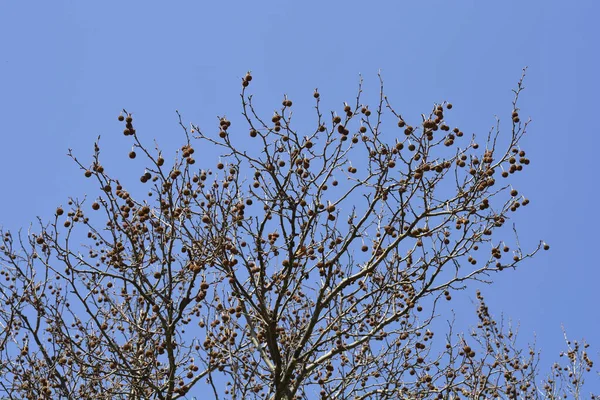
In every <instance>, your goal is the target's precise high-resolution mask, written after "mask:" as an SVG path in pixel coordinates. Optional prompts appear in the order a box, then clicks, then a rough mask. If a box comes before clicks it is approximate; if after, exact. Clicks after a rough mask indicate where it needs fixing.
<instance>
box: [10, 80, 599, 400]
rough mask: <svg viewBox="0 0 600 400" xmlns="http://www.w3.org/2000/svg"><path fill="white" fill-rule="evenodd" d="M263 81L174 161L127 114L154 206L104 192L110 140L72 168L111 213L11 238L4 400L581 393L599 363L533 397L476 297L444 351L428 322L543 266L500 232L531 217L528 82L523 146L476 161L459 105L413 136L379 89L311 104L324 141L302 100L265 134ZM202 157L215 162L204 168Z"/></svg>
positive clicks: (486, 145)
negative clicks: (466, 327) (457, 121)
mask: <svg viewBox="0 0 600 400" xmlns="http://www.w3.org/2000/svg"><path fill="white" fill-rule="evenodd" d="M251 80H252V76H251V75H250V73H248V74H247V75H246V76H245V77H244V78H243V80H242V91H241V99H242V115H243V117H244V119H245V121H246V123H247V127H245V128H244V127H241V126H240V127H239V128H238V127H236V126H234V127H232V126H231V122H230V121H229V120H227V118H225V117H221V118H219V126H218V134H217V135H212V134H209V133H207V132H206V131H204V130H203V129H201V128H200V127H198V126H195V125H193V124H192V125H191V126H188V125H187V124H184V122H183V120H182V117H181V116H179V123H180V125H181V128H182V130H183V134H184V137H185V143H184V145H183V146H182V147H181V151H180V152H178V153H177V154H176V156H175V157H173V161H172V162H171V161H168V160H169V159H171V157H167V156H166V155H165V154H163V153H162V152H161V150H160V149H159V148H154V149H153V148H151V147H148V146H147V145H145V144H144V139H143V138H145V135H144V134H138V132H137V131H136V129H135V127H134V125H133V117H132V115H131V114H130V113H127V112H126V111H125V110H124V114H122V115H120V116H119V120H120V121H124V123H125V130H124V131H123V133H124V134H125V135H126V136H128V137H130V138H131V140H132V141H133V150H132V151H131V152H130V153H129V157H130V158H132V159H133V158H136V156H137V155H138V154H139V155H141V156H143V157H144V158H145V163H146V169H145V171H144V172H143V174H142V175H141V176H140V183H139V185H140V186H142V187H145V188H146V189H145V190H146V191H147V194H146V193H143V194H142V193H141V192H140V189H139V188H135V187H134V189H133V191H130V190H129V189H128V188H126V187H125V186H124V183H123V182H121V181H120V180H119V179H117V178H116V177H114V176H113V175H112V174H109V172H108V168H106V169H105V165H104V164H103V162H102V161H101V158H100V144H99V142H96V143H95V146H94V155H93V161H92V162H91V164H88V163H84V162H82V161H80V160H79V159H78V158H77V157H75V156H74V155H73V154H72V153H71V152H70V155H71V157H72V158H73V160H74V161H75V162H76V163H77V165H78V166H79V167H80V168H81V170H82V171H83V173H84V175H85V177H87V178H90V179H93V180H95V181H96V182H97V184H98V187H99V189H100V193H99V195H98V196H97V198H95V199H94V200H93V201H91V202H90V201H87V200H78V199H76V198H72V199H71V200H70V201H69V202H68V207H66V208H65V209H63V208H62V207H59V208H58V209H57V210H56V215H55V218H54V219H53V220H52V221H50V222H48V223H44V222H42V221H40V224H39V229H36V231H35V232H34V231H31V232H29V233H28V234H27V235H21V234H19V235H15V236H13V235H12V234H11V233H10V232H2V235H3V239H4V244H3V245H2V248H1V250H2V255H1V257H2V258H1V267H2V268H1V269H2V271H1V273H2V276H3V278H4V279H3V283H2V284H1V286H0V288H1V289H0V293H1V300H2V302H3V305H4V307H3V308H2V311H1V312H0V321H1V322H2V328H3V329H2V338H1V342H0V350H1V354H2V356H1V365H0V376H1V377H2V378H0V385H2V386H1V387H2V392H3V395H5V396H8V398H27V399H39V398H68V399H119V398H123V399H125V398H127V399H146V398H151V399H177V398H191V396H193V395H195V394H198V393H203V398H204V397H206V393H207V391H210V392H211V393H213V394H214V397H215V398H233V399H251V398H262V399H304V398H307V399H310V398H316V397H315V396H317V393H319V396H320V397H321V398H335V399H384V398H390V399H396V398H407V399H425V398H431V399H434V398H439V399H442V398H444V399H446V398H447V399H450V398H465V397H467V398H484V397H485V398H493V397H501V398H555V397H557V396H559V395H561V394H562V393H563V392H561V390H572V389H573V388H576V387H579V385H580V384H581V383H582V382H583V379H582V378H581V376H582V375H581V374H583V372H585V369H586V368H587V369H588V370H589V369H590V368H591V361H589V358H588V356H587V353H586V352H585V346H586V345H585V344H582V345H579V344H576V345H575V347H574V348H572V349H571V350H572V351H571V352H569V360H571V361H572V362H573V365H576V366H578V368H580V369H579V370H578V371H579V372H580V374H579V375H576V376H577V379H578V382H573V378H572V376H571V377H566V378H565V380H564V381H565V385H564V386H560V385H558V384H557V383H556V382H561V381H560V380H556V379H555V380H553V379H551V378H550V379H549V380H547V381H546V383H545V385H540V382H537V380H538V371H537V361H536V360H537V353H536V352H535V350H534V349H533V348H532V349H528V350H521V349H519V348H518V346H517V345H516V342H515V333H514V332H513V330H512V329H511V328H510V327H505V326H504V325H503V324H501V323H500V324H499V323H497V322H496V321H494V320H493V318H492V317H491V316H490V314H489V312H488V310H487V307H486V305H485V303H484V302H483V297H482V296H481V295H480V294H479V293H478V298H479V300H480V307H479V311H478V315H479V319H480V324H479V326H478V328H477V329H475V330H474V331H473V332H472V333H471V335H456V334H453V333H452V329H453V327H452V324H451V325H450V330H449V332H447V334H446V336H445V338H442V339H441V341H440V339H438V340H437V341H435V340H434V330H433V328H432V321H433V318H434V312H435V310H436V307H439V303H440V302H444V301H448V300H451V296H452V293H453V291H455V290H459V289H462V288H465V287H466V285H467V284H468V283H469V282H470V281H474V280H477V281H489V280H490V279H491V278H490V277H491V274H493V273H497V272H499V271H502V270H504V269H507V268H516V267H517V266H518V265H519V264H521V263H522V262H523V261H525V260H526V259H528V258H530V257H532V256H533V255H534V254H536V253H537V252H538V251H539V250H540V249H542V248H545V249H548V245H547V244H545V243H544V242H540V243H539V245H538V246H537V247H536V248H533V249H531V250H529V251H525V250H523V249H521V248H520V246H519V243H518V239H517V236H516V230H514V228H513V230H511V229H507V228H506V227H505V225H507V223H508V221H509V220H510V215H511V213H513V212H516V211H518V210H521V209H522V208H523V207H525V206H526V205H527V203H528V202H529V201H528V200H527V199H526V198H525V197H524V196H523V195H521V194H520V193H519V192H518V191H517V189H515V188H513V187H512V186H511V185H510V183H509V182H510V179H509V178H510V177H511V175H513V174H516V173H520V172H521V171H522V170H526V168H527V165H528V164H529V159H528V158H527V156H526V153H525V151H524V150H523V149H521V147H520V140H521V138H522V136H523V135H524V134H525V132H526V130H527V126H528V123H529V121H523V120H521V116H520V112H519V108H518V106H517V101H518V98H519V95H520V94H521V92H522V90H523V77H522V78H521V80H520V81H519V83H518V86H517V88H516V89H515V91H514V94H515V96H514V102H513V105H512V116H511V118H512V121H511V127H510V134H509V135H507V136H506V137H504V136H502V135H501V134H500V125H499V123H498V124H496V126H495V128H494V129H493V130H492V131H490V133H489V134H488V135H487V137H486V138H485V140H483V142H481V144H479V142H478V141H477V140H476V137H475V136H473V137H466V135H464V134H463V131H462V130H460V129H459V128H454V129H452V128H451V127H450V125H449V122H447V119H446V114H448V113H449V111H450V110H451V109H452V104H450V103H446V102H445V103H442V104H436V105H434V107H433V109H432V110H431V112H430V113H429V114H427V115H423V116H422V119H419V120H418V121H413V119H412V118H411V119H408V118H406V119H405V116H403V115H402V114H401V113H399V112H398V111H397V110H396V109H395V108H393V107H392V105H391V103H390V102H389V101H388V98H387V97H386V95H385V94H384V91H383V81H381V90H380V95H379V101H378V103H377V104H375V107H374V108H370V107H369V106H368V105H365V104H363V103H362V101H361V95H362V81H361V83H360V84H359V87H358V94H357V96H356V99H355V101H353V102H352V104H348V103H344V108H343V111H342V112H340V114H336V113H335V112H332V113H331V115H324V114H323V113H322V111H321V107H320V94H319V92H318V91H317V90H315V92H314V98H315V109H316V120H317V121H316V124H315V126H314V129H312V131H310V132H308V133H307V132H298V131H297V130H296V129H295V128H294V127H293V125H292V115H293V114H292V108H293V107H292V100H290V99H288V98H287V96H286V97H284V100H283V102H282V106H281V107H280V108H279V109H278V110H277V111H276V112H275V113H274V115H273V116H272V117H271V118H270V119H265V118H263V117H262V116H261V115H260V113H259V112H258V111H257V110H256V109H255V107H254V103H253V100H252V96H251V95H250V94H249V93H248V90H249V89H248V87H249V84H250V82H251ZM384 115H388V116H391V119H393V120H394V123H397V127H395V126H394V127H390V126H387V125H385V124H384V118H383V117H384ZM246 135H249V137H250V138H247V136H246ZM197 149H200V150H198V153H200V152H202V153H204V154H211V153H212V152H214V149H217V150H218V152H219V153H221V159H220V161H219V162H218V163H217V164H216V166H214V168H210V167H209V166H208V165H203V166H202V167H200V168H199V167H197V166H196V160H195V158H194V156H197V152H196V150H197ZM202 168H205V169H202ZM140 172H142V171H140ZM137 192H140V193H139V195H138V194H137ZM90 203H91V204H90ZM100 215H101V217H100ZM101 219H104V220H105V221H101ZM513 232H514V234H513ZM499 235H501V236H502V238H500V237H498V236H499ZM439 336H440V335H439V334H437V335H435V337H436V338H437V337H439ZM557 371H559V372H561V371H562V369H558V370H557ZM561 373H562V372H561Z"/></svg>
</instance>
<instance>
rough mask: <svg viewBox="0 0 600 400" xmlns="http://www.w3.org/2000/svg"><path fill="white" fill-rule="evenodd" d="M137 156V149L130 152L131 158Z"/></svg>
mask: <svg viewBox="0 0 600 400" xmlns="http://www.w3.org/2000/svg"><path fill="white" fill-rule="evenodd" d="M135 156H136V154H135V151H130V152H129V158H131V159H134V158H135Z"/></svg>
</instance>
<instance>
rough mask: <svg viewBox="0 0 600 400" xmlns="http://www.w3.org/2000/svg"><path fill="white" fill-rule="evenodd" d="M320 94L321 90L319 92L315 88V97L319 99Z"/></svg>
mask: <svg viewBox="0 0 600 400" xmlns="http://www.w3.org/2000/svg"><path fill="white" fill-rule="evenodd" d="M319 96H320V94H319V92H317V91H316V90H315V92H314V93H313V97H314V98H315V99H318V98H319Z"/></svg>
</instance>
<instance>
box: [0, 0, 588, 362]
mask: <svg viewBox="0 0 600 400" xmlns="http://www.w3.org/2000/svg"><path fill="white" fill-rule="evenodd" d="M599 14H600V3H599V2H598V1H594V0H587V1H585V0H572V1H554V0H547V1H541V0H538V1H524V0H502V1H481V0H477V1H475V0H472V1H461V0H459V1H437V0H431V1H400V0H396V1H380V2H375V1H373V2H367V1H361V2H358V1H344V2H338V1H312V0H303V1H255V2H237V1H202V2H201V1H173V2H168V3H167V2H141V1H120V2H113V1H103V2H87V1H59V0H55V1H48V2H42V1H38V2H29V1H19V2H17V1H12V2H9V1H3V2H1V3H0V37H1V38H2V39H1V46H0V48H1V51H0V116H1V118H0V135H1V136H0V138H1V142H0V171H1V174H2V181H1V184H2V191H1V193H2V196H0V224H2V225H3V226H4V227H5V228H10V229H17V228H19V227H25V228H26V227H27V226H28V224H29V223H30V222H32V221H34V219H35V217H36V216H40V217H41V218H42V219H48V218H50V217H51V216H52V215H53V212H54V209H55V208H56V206H57V205H59V204H64V203H66V199H67V197H68V196H69V195H72V196H78V197H81V196H82V195H83V194H84V193H86V191H87V190H88V189H90V188H88V187H87V186H86V184H85V181H84V178H83V176H82V175H81V172H80V171H79V170H78V169H77V167H76V166H75V164H74V163H73V162H72V161H71V160H70V159H69V158H68V157H66V155H65V154H66V152H67V149H68V148H73V149H74V151H75V153H76V154H77V155H78V156H80V157H81V158H82V159H85V160H89V157H90V155H91V153H92V143H93V141H94V140H95V138H96V137H97V136H98V135H102V137H103V139H102V143H103V150H104V153H105V159H106V157H112V156H113V155H114V159H113V160H111V161H110V162H109V164H110V165H111V166H112V167H111V169H112V170H113V171H114V170H117V169H118V168H119V165H125V163H126V162H127V160H126V157H124V156H123V155H124V154H126V152H128V151H129V149H128V146H129V145H128V143H129V141H128V140H127V138H124V137H123V135H122V134H121V130H122V125H121V124H120V123H119V122H118V121H117V119H116V117H117V115H118V114H119V112H120V110H121V108H126V109H127V110H129V111H132V112H133V113H134V115H135V118H136V128H137V129H138V132H142V134H143V135H144V137H146V138H147V141H146V142H147V143H148V142H149V141H150V140H151V139H152V138H156V139H157V140H158V141H159V143H161V145H165V146H167V147H168V145H169V144H171V143H172V144H173V145H176V144H179V143H180V141H181V136H180V130H179V128H178V126H177V116H176V114H175V110H176V109H177V110H179V111H180V112H181V113H182V114H183V116H184V117H185V118H186V120H187V121H193V122H195V123H198V124H200V125H203V124H204V125H206V126H212V127H214V126H215V123H216V119H215V116H216V115H223V114H227V115H228V117H230V116H231V117H236V116H237V115H238V114H239V111H240V108H239V104H240V102H239V89H240V79H241V77H242V76H243V75H244V74H245V72H246V71H247V70H252V72H253V75H254V77H255V80H254V81H253V91H254V92H255V93H256V96H257V98H258V99H260V101H259V103H260V104H261V105H262V106H263V107H265V109H267V110H270V109H272V108H274V107H276V106H278V105H279V104H280V101H281V98H282V95H283V93H287V94H288V95H289V96H290V98H291V99H293V100H294V101H295V102H299V103H300V104H301V105H302V104H306V105H308V104H309V103H310V101H311V100H312V98H311V95H312V90H313V89H314V88H315V87H318V88H319V90H320V92H321V93H322V94H323V96H324V98H326V99H327V101H329V102H330V104H331V106H336V107H338V108H339V105H340V104H341V102H342V101H344V100H348V99H351V98H352V96H353V95H354V94H355V91H356V83H357V81H358V74H359V73H362V74H363V76H364V77H365V87H366V89H367V91H370V92H371V93H372V94H376V91H377V90H378V86H377V85H378V82H377V71H378V69H381V70H382V73H383V75H384V78H385V80H386V85H387V92H388V95H389V96H390V99H391V100H392V102H393V103H394V104H395V105H398V107H399V108H402V109H403V110H405V111H404V113H406V115H411V116H412V117H418V115H419V114H420V113H422V112H426V111H428V110H430V107H431V105H432V104H433V102H440V101H443V100H449V101H451V102H453V103H454V105H455V110H453V112H452V114H451V116H452V119H453V121H456V122H457V123H458V124H460V126H461V128H463V130H465V131H469V133H471V132H475V133H479V134H485V133H486V132H487V130H488V129H489V127H490V126H492V124H493V123H494V115H495V114H498V116H499V117H501V118H504V119H505V120H506V121H508V118H509V116H510V111H511V105H510V101H511V99H512V94H511V89H512V88H513V87H514V85H515V83H516V81H517V80H518V78H519V76H520V74H521V69H522V67H524V66H528V67H529V73H528V77H527V79H526V87H527V89H526V91H525V93H524V95H523V98H522V102H521V103H520V104H521V109H522V113H521V114H522V116H526V115H529V116H531V117H532V119H533V124H532V125H531V127H530V131H529V135H528V136H527V137H526V138H525V139H524V142H523V147H524V149H526V151H527V152H528V155H529V157H530V158H531V160H532V164H531V166H530V167H529V168H528V171H527V172H526V173H524V174H523V175H521V176H520V177H518V180H519V183H520V184H521V187H520V191H521V192H523V193H524V194H526V196H527V197H528V198H530V200H531V204H530V205H529V206H528V208H527V209H526V210H525V212H523V213H521V214H520V216H518V217H517V224H518V227H519V229H520V236H521V240H522V242H523V245H524V247H526V245H527V244H530V245H531V244H533V243H535V242H536V241H537V240H538V239H544V240H546V241H547V242H548V243H549V244H550V245H551V246H552V249H551V251H550V252H545V253H542V254H540V255H539V256H538V257H537V258H535V259H534V260H532V261H528V262H527V263H526V265H523V267H522V268H521V269H520V270H519V271H507V272H506V273H503V274H499V275H498V276H496V277H495V279H496V282H495V284H494V285H492V286H489V287H481V286H478V285H473V286H471V288H470V290H468V293H465V294H464V299H463V300H464V304H466V307H467V309H466V310H465V309H461V310H459V311H461V312H466V313H467V314H468V315H469V317H467V316H465V317H464V319H465V320H467V319H469V318H470V316H474V315H475V314H474V307H473V306H471V305H470V303H469V300H468V299H469V298H474V293H475V289H476V288H478V287H480V288H482V290H483V292H484V294H486V295H487V299H488V301H489V305H490V307H491V310H492V312H493V313H495V314H500V313H505V314H506V315H507V316H510V317H511V318H512V319H514V320H515V321H519V322H520V324H521V335H522V337H523V339H527V340H529V339H533V335H534V333H536V334H537V343H538V346H539V347H540V348H541V349H542V350H543V351H544V354H545V357H544V361H545V362H549V361H550V358H554V357H555V356H557V354H558V351H559V350H560V349H561V348H562V347H561V345H562V343H561V341H562V336H561V335H562V333H561V324H564V325H565V327H566V328H567V330H568V333H569V335H570V336H571V337H573V338H578V337H581V336H585V337H586V338H588V339H589V340H590V341H591V343H592V350H594V351H593V355H594V356H595V359H596V360H597V361H598V362H600V357H599V353H598V350H599V349H600V335H598V334H597V333H596V332H600V314H599V313H598V311H597V307H598V281H599V280H600V265H599V264H600V263H599V261H598V256H597V254H596V250H597V248H598V241H599V240H600V235H599V233H598V228H599V227H600V217H599V215H598V212H597V211H594V208H595V206H593V201H596V200H597V199H598V195H599V192H598V189H597V188H596V189H594V187H597V185H595V184H598V183H600V179H599V178H598V176H597V173H598V167H597V160H598V149H600V133H599V132H598V128H597V127H596V123H595V122H594V121H595V119H596V118H597V117H596V114H597V109H596V107H597V105H596V103H597V96H598V93H599V92H600V79H599V78H598V73H599V71H600V62H599V55H598V49H599V48H600V47H599V45H598V40H600V28H598V26H600V24H598V15H599ZM258 99H257V101H258ZM303 102H304V103H303ZM307 114H308V115H310V116H311V117H312V115H313V114H311V113H307ZM209 124H210V125H209ZM127 165H129V164H127ZM125 173H126V172H125ZM90 190H91V189H90ZM459 301H460V300H459ZM457 304H460V303H457ZM464 327H465V326H463V327H462V328H464ZM599 365H600V364H599Z"/></svg>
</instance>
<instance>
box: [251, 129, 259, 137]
mask: <svg viewBox="0 0 600 400" xmlns="http://www.w3.org/2000/svg"><path fill="white" fill-rule="evenodd" d="M256 135H258V132H256V130H255V129H250V137H256Z"/></svg>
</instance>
